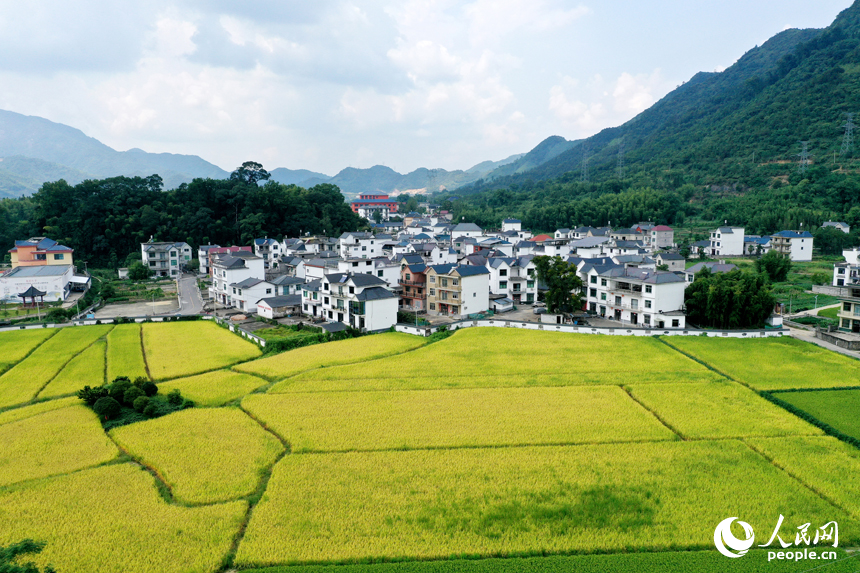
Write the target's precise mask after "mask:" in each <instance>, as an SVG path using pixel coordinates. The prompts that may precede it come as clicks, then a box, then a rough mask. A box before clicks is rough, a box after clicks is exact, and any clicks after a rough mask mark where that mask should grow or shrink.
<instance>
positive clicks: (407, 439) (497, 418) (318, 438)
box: [242, 386, 677, 452]
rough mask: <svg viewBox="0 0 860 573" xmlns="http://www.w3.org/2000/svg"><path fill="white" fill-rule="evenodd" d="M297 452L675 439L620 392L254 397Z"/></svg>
mask: <svg viewBox="0 0 860 573" xmlns="http://www.w3.org/2000/svg"><path fill="white" fill-rule="evenodd" d="M242 408H244V409H245V410H247V411H248V412H250V413H251V414H252V415H253V416H254V417H255V418H257V419H258V420H260V421H261V422H263V423H264V424H266V426H268V427H269V428H271V429H272V430H273V431H274V432H276V433H277V434H279V435H280V436H281V437H282V438H284V439H285V440H287V441H288V442H289V443H290V445H291V448H292V451H293V452H309V451H318V452H331V451H349V450H383V449H414V448H442V447H474V446H505V445H509V446H510V445H523V444H583V443H609V442H625V441H627V442H634V441H649V440H673V439H677V436H676V435H675V434H673V433H672V432H671V431H670V430H668V429H667V428H666V427H665V426H663V425H662V424H661V423H660V422H659V421H657V419H655V418H654V416H652V415H651V414H650V413H648V412H647V411H646V410H645V409H644V408H642V407H641V406H639V404H637V403H636V402H634V401H633V400H631V399H630V397H629V396H628V395H627V394H626V393H625V392H624V391H623V390H621V389H620V388H618V387H612V386H599V387H576V386H575V387H567V388H504V389H469V390H422V391H396V392H325V393H309V394H299V393H292V394H252V395H250V396H247V397H246V398H245V399H244V400H242Z"/></svg>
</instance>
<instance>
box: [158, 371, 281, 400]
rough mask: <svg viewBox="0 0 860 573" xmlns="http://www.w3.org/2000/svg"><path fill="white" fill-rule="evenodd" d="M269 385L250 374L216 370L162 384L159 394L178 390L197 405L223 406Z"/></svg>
mask: <svg viewBox="0 0 860 573" xmlns="http://www.w3.org/2000/svg"><path fill="white" fill-rule="evenodd" d="M267 384H268V382H266V381H265V380H263V379H262V378H257V377H256V376H251V375H250V374H240V373H238V372H231V371H229V370H216V371H215V372H207V373H205V374H198V375H197V376H190V377H188V378H179V379H178V380H171V381H170V382H162V383H161V384H159V385H158V387H159V392H163V393H165V394H166V393H168V392H170V391H171V390H173V389H174V388H178V389H179V391H180V392H182V395H183V396H184V397H186V398H190V399H191V400H194V402H195V403H196V404H198V405H201V406H223V405H224V404H227V403H228V402H233V401H234V400H238V399H239V398H241V397H242V396H245V395H246V394H250V393H251V392H253V391H254V390H256V389H257V388H261V387H263V386H265V385H267Z"/></svg>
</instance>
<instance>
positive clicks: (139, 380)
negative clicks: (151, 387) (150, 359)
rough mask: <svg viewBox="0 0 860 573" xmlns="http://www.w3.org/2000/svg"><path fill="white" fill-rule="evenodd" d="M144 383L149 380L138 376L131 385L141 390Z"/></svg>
mask: <svg viewBox="0 0 860 573" xmlns="http://www.w3.org/2000/svg"><path fill="white" fill-rule="evenodd" d="M146 382H149V380H148V379H147V378H146V376H138V377H137V378H135V379H134V382H132V384H134V385H135V386H137V387H138V388H141V389H143V385H144V384H145V383H146Z"/></svg>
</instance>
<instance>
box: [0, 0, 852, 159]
mask: <svg viewBox="0 0 860 573" xmlns="http://www.w3.org/2000/svg"><path fill="white" fill-rule="evenodd" d="M850 4H851V2H850V1H849V0H817V1H815V2H810V1H808V0H806V1H800V0H782V1H779V2H777V1H772V0H757V1H756V0H753V1H743V2H742V1H739V0H723V1H721V2H713V1H709V2H702V1H696V0H686V1H682V0H659V1H651V2H642V1H641V0H639V1H634V0H602V1H601V2H594V1H591V0H585V1H583V2H568V1H565V0H470V1H455V0H401V1H384V0H378V1H375V0H370V1H361V2H358V1H347V0H314V1H313V2H308V1H307V0H261V1H249V2H241V3H240V2H235V1H231V0H181V1H173V2H170V1H165V0H151V1H149V2H146V3H141V2H131V1H120V0H98V1H84V2H82V3H70V2H66V1H59V0H43V1H40V2H37V3H30V2H15V3H13V2H4V3H3V4H2V5H0V54H3V56H2V58H0V109H6V110H10V111H15V112H18V113H23V114H27V115H38V116H41V117H45V118H48V119H50V120H52V121H57V122H60V123H65V124H68V125H71V126H73V127H77V128H79V129H81V130H83V131H84V132H85V133H87V134H88V135H91V136H93V137H95V138H97V139H99V140H100V141H102V142H104V143H106V144H108V145H110V146H112V147H114V148H116V149H120V150H125V149H129V148H133V147H138V148H141V149H144V150H146V151H151V152H171V153H187V154H194V155H200V156H201V157H203V158H204V159H207V160H208V161H211V162H213V163H215V164H217V165H219V166H221V167H222V168H224V169H227V170H231V169H233V168H235V167H236V166H238V165H239V164H241V162H242V161H245V160H251V159H252V160H256V161H260V162H262V163H263V164H264V165H265V166H266V167H267V168H270V169H273V168H275V167H288V168H291V169H300V168H302V169H311V170H315V171H321V172H323V173H326V174H329V175H334V174H335V173H336V172H338V171H339V170H341V169H343V168H345V167H370V166H373V165H376V164H382V165H387V166H389V167H392V168H393V169H396V170H398V171H400V172H404V173H405V172H407V171H411V170H413V169H415V168H418V167H431V168H434V167H441V168H445V169H449V170H451V169H467V168H469V167H470V166H472V165H474V164H476V163H479V162H481V161H484V160H487V159H491V160H498V159H502V158H504V157H507V156H509V155H512V154H515V153H522V152H526V151H528V150H529V149H531V148H532V147H534V146H535V145H536V144H537V143H539V142H540V141H541V140H543V139H544V138H546V137H548V136H550V135H561V136H563V137H566V138H568V139H576V138H580V137H585V136H588V135H591V134H593V133H596V132H597V131H599V130H600V129H603V128H605V127H610V126H614V125H619V124H620V123H623V122H624V121H627V120H628V119H630V118H632V117H633V116H635V115H636V114H637V113H639V112H641V111H642V110H644V109H647V108H648V107H649V106H650V105H652V104H653V103H654V102H656V101H657V100H658V99H660V98H661V97H663V96H664V95H666V94H667V93H668V92H669V91H671V90H672V89H674V88H675V87H676V86H677V85H679V84H681V83H682V82H684V81H687V80H688V79H689V78H690V77H692V76H693V75H694V74H695V73H696V72H699V71H714V70H721V69H724V68H726V67H728V66H730V65H731V64H732V63H733V62H734V61H736V60H737V59H738V58H739V57H740V56H741V55H743V54H744V53H745V52H746V51H748V50H749V49H751V48H753V47H754V46H756V45H760V44H762V43H764V42H765V41H766V40H767V39H768V38H770V37H771V36H773V35H774V34H776V33H778V32H780V31H782V30H784V29H786V28H822V27H825V26H827V25H829V24H830V22H832V21H833V19H834V18H835V17H836V15H837V14H838V13H839V12H840V11H841V10H844V9H845V8H847V7H848V6H849V5H850Z"/></svg>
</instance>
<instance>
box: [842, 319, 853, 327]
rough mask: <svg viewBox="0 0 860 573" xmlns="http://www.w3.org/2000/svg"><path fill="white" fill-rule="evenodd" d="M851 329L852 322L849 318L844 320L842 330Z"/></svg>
mask: <svg viewBox="0 0 860 573" xmlns="http://www.w3.org/2000/svg"><path fill="white" fill-rule="evenodd" d="M850 327H851V320H850V319H848V318H843V319H842V328H850Z"/></svg>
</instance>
